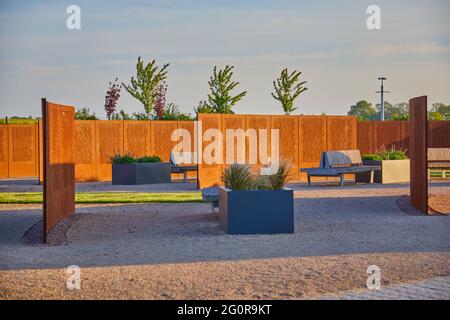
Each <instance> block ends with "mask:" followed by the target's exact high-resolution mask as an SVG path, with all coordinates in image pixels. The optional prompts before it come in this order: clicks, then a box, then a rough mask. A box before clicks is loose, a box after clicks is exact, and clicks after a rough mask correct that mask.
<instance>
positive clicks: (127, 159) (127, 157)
mask: <svg viewBox="0 0 450 320" xmlns="http://www.w3.org/2000/svg"><path fill="white" fill-rule="evenodd" d="M110 161H111V163H113V164H121V163H134V162H136V159H135V158H134V157H133V156H132V155H131V154H129V153H126V154H124V155H122V154H120V153H117V154H115V155H113V156H112V157H111V158H110Z"/></svg>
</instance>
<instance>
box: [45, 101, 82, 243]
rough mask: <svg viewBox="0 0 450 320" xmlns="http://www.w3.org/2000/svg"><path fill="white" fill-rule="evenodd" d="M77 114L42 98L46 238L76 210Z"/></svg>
mask: <svg viewBox="0 0 450 320" xmlns="http://www.w3.org/2000/svg"><path fill="white" fill-rule="evenodd" d="M74 114H75V109H74V108H73V107H69V106H63V105H58V104H53V103H50V102H47V101H46V100H45V99H42V119H43V150H44V155H43V159H44V187H43V189H44V210H43V220H44V223H43V226H44V230H43V231H44V240H45V241H46V240H47V235H48V233H49V232H50V231H51V230H52V228H53V227H54V226H56V225H57V224H58V223H59V222H60V221H61V220H63V219H64V218H66V217H68V216H69V215H71V214H73V213H74V212H75V163H74V131H75V130H74Z"/></svg>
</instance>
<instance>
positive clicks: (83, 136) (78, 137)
mask: <svg viewBox="0 0 450 320" xmlns="http://www.w3.org/2000/svg"><path fill="white" fill-rule="evenodd" d="M95 122H96V121H95V120H75V142H74V148H75V179H76V181H96V180H97V161H96V150H97V148H96V143H95V142H96V140H95Z"/></svg>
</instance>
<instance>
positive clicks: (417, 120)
mask: <svg viewBox="0 0 450 320" xmlns="http://www.w3.org/2000/svg"><path fill="white" fill-rule="evenodd" d="M427 127H428V122H427V96H422V97H417V98H413V99H411V100H409V157H410V161H411V165H410V174H411V183H410V195H411V204H412V205H413V206H414V207H415V208H416V209H417V210H420V211H421V212H423V213H428V174H427V149H428V148H427V141H428V140H427V134H428V132H427V131H428V130H427Z"/></svg>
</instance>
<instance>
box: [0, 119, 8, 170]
mask: <svg viewBox="0 0 450 320" xmlns="http://www.w3.org/2000/svg"><path fill="white" fill-rule="evenodd" d="M8 146H9V144H8V125H6V124H0V178H9V172H8V163H9V161H8V158H9V155H8V154H9V147H8Z"/></svg>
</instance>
